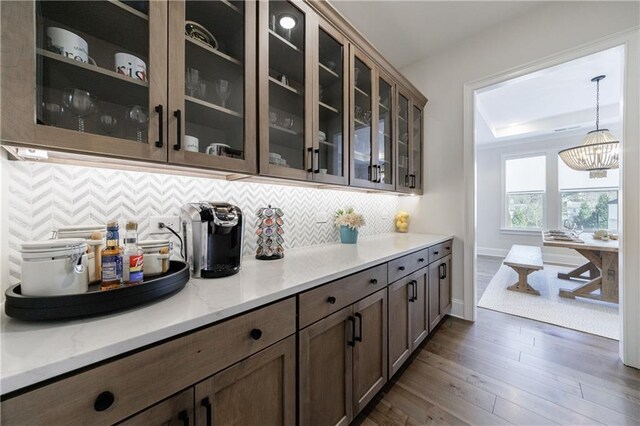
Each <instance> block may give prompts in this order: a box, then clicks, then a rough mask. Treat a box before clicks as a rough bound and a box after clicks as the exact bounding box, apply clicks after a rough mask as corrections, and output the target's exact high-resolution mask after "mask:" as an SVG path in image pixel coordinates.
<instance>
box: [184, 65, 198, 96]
mask: <svg viewBox="0 0 640 426" xmlns="http://www.w3.org/2000/svg"><path fill="white" fill-rule="evenodd" d="M185 84H186V88H187V94H188V95H189V96H191V97H194V95H195V94H196V92H197V91H198V90H199V89H200V71H198V70H197V69H195V68H187V72H186V74H185Z"/></svg>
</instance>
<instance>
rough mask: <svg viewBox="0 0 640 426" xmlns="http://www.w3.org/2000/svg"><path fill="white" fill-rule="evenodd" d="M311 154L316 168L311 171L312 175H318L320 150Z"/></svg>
mask: <svg viewBox="0 0 640 426" xmlns="http://www.w3.org/2000/svg"><path fill="white" fill-rule="evenodd" d="M313 153H314V157H315V162H316V168H315V169H314V170H313V173H320V150H319V149H316V150H314V151H313Z"/></svg>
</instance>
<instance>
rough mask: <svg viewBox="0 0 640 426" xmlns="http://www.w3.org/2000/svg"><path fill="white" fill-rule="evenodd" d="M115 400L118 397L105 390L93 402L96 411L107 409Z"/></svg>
mask: <svg viewBox="0 0 640 426" xmlns="http://www.w3.org/2000/svg"><path fill="white" fill-rule="evenodd" d="M115 400H116V398H115V396H113V394H112V393H111V392H109V391H104V392H102V393H101V394H100V395H98V397H97V398H96V401H95V402H94V403H93V408H94V409H95V410H96V411H105V410H106V409H108V408H109V407H111V406H112V405H113V402H114V401H115Z"/></svg>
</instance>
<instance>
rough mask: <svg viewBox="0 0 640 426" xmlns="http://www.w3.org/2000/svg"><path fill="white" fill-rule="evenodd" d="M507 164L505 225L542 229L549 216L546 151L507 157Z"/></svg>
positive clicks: (517, 227)
mask: <svg viewBox="0 0 640 426" xmlns="http://www.w3.org/2000/svg"><path fill="white" fill-rule="evenodd" d="M503 167H504V168H503V172H504V173H503V179H504V207H505V210H504V211H505V221H504V227H505V228H509V229H542V228H543V226H544V216H545V215H544V209H545V186H546V156H545V154H536V155H527V156H518V157H505V159H504V163H503Z"/></svg>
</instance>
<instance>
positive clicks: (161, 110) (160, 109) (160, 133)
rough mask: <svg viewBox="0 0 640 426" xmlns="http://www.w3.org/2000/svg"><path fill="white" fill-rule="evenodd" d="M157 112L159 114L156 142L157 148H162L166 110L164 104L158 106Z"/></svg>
mask: <svg viewBox="0 0 640 426" xmlns="http://www.w3.org/2000/svg"><path fill="white" fill-rule="evenodd" d="M156 112H157V113H158V140H157V141H156V146H157V147H158V148H162V145H164V123H163V121H164V108H163V106H162V104H161V105H156Z"/></svg>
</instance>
